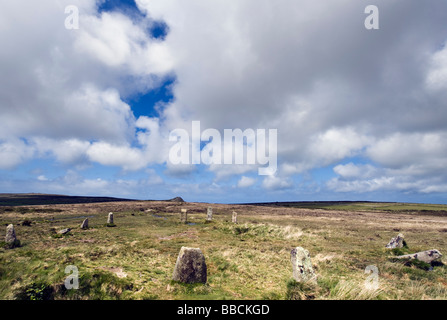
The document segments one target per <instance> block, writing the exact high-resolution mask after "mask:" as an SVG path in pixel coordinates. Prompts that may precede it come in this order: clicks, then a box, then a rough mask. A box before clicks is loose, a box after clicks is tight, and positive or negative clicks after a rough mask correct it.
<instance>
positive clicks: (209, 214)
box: [206, 207, 213, 221]
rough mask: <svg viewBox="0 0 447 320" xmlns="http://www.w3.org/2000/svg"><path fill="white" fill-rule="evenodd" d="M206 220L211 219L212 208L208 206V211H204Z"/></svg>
mask: <svg viewBox="0 0 447 320" xmlns="http://www.w3.org/2000/svg"><path fill="white" fill-rule="evenodd" d="M206 220H207V221H211V220H213V208H211V207H209V208H208V211H207V212H206Z"/></svg>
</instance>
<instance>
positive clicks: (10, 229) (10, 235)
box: [5, 224, 17, 244]
mask: <svg viewBox="0 0 447 320" xmlns="http://www.w3.org/2000/svg"><path fill="white" fill-rule="evenodd" d="M16 241H17V237H16V232H15V230H14V226H13V225H12V224H10V225H8V226H7V227H6V237H5V242H6V243H7V244H14V243H15V242H16Z"/></svg>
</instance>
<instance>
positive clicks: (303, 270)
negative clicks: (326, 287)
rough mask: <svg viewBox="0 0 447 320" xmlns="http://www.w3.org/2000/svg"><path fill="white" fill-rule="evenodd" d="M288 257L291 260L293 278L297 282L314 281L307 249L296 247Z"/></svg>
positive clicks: (314, 277)
mask: <svg viewBox="0 0 447 320" xmlns="http://www.w3.org/2000/svg"><path fill="white" fill-rule="evenodd" d="M290 259H291V261H292V268H293V278H294V279H295V280H296V281H297V282H307V281H311V282H315V281H316V276H315V273H314V269H313V267H312V261H311V259H310V254H309V251H307V250H306V249H304V248H301V247H296V248H294V249H292V251H291V252H290Z"/></svg>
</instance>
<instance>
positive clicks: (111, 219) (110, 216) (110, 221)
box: [107, 212, 113, 224]
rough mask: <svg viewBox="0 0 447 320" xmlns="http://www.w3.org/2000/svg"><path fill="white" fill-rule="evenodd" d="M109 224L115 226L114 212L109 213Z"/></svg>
mask: <svg viewBox="0 0 447 320" xmlns="http://www.w3.org/2000/svg"><path fill="white" fill-rule="evenodd" d="M107 224H113V212H109V215H108V216H107Z"/></svg>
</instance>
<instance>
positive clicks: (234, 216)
mask: <svg viewBox="0 0 447 320" xmlns="http://www.w3.org/2000/svg"><path fill="white" fill-rule="evenodd" d="M231 221H232V222H233V223H237V212H236V211H233V217H232V218H231Z"/></svg>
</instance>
